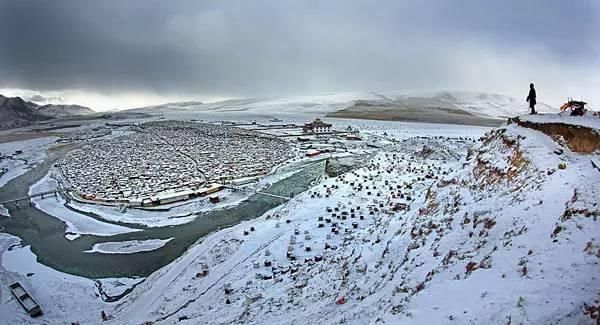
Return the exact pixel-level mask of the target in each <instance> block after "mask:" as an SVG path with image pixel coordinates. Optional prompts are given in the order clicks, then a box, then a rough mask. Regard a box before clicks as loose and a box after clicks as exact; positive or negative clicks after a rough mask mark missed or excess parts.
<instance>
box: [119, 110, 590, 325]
mask: <svg viewBox="0 0 600 325" xmlns="http://www.w3.org/2000/svg"><path fill="white" fill-rule="evenodd" d="M559 119H560V120H563V122H564V123H561V124H562V125H563V126H564V127H565V128H567V129H568V130H570V132H572V133H573V134H574V137H572V138H569V137H565V136H564V135H561V134H554V133H553V132H557V131H556V130H558V129H557V128H556V127H553V128H550V127H544V124H548V123H554V122H556V120H559ZM528 123H530V124H528ZM534 125H535V126H536V128H535V129H534V128H532V127H533V126H534ZM538 130H539V131H538ZM584 134H585V137H586V138H587V139H588V140H581V139H580V138H579V137H580V136H581V135H584ZM594 137H595V138H594ZM393 140H394V139H393V138H390V141H392V142H390V144H388V145H386V146H385V147H384V148H383V149H382V151H381V152H380V153H378V154H377V155H376V156H374V157H373V158H372V159H371V161H370V162H369V163H368V164H367V165H364V167H362V168H359V169H357V170H355V171H353V172H350V173H347V174H345V175H342V176H339V177H337V178H328V179H324V180H323V181H322V182H321V183H319V184H318V185H316V186H315V187H314V188H313V189H311V190H310V191H309V192H308V193H305V194H302V195H300V196H299V197H298V198H295V199H294V200H292V201H290V202H289V203H287V204H286V205H284V206H283V207H282V208H280V209H276V210H275V211H272V212H271V213H269V214H268V215H267V216H263V217H262V218H259V219H256V220H253V221H249V222H247V223H245V224H241V225H238V226H235V227H233V228H231V229H228V230H226V231H222V232H219V233H216V234H214V235H211V236H209V237H208V238H206V239H205V240H204V241H203V242H202V243H200V244H198V245H196V246H194V247H192V248H191V249H190V250H189V251H188V252H187V253H186V254H185V255H183V256H182V257H181V258H179V259H178V260H177V261H175V262H174V263H172V264H171V265H169V266H167V267H165V268H163V269H161V270H160V271H158V272H156V273H155V274H152V275H151V276H150V277H149V278H148V279H147V280H146V282H144V283H143V284H141V285H140V286H139V287H138V288H136V290H134V291H133V293H132V294H131V295H130V296H129V297H128V298H127V301H123V302H121V303H120V304H119V305H118V306H117V307H116V309H115V311H114V315H115V323H119V322H123V321H126V322H131V321H133V322H138V323H139V322H143V321H146V320H152V321H158V322H160V323H169V324H170V323H177V322H178V321H179V320H185V319H190V322H191V323H208V322H212V323H215V322H216V323H230V322H248V323H269V324H289V323H298V324H300V323H302V324H307V323H308V324H319V323H342V322H343V323H349V324H364V323H381V324H446V323H449V324H452V323H456V324H468V323H476V324H482V323H494V324H496V323H508V324H511V323H515V324H518V323H531V324H548V323H552V324H594V323H596V320H597V317H598V312H597V310H598V308H600V300H599V293H600V277H599V275H600V274H599V273H598V270H599V269H598V263H599V262H600V235H599V234H600V220H598V218H599V217H600V187H598V184H600V169H598V168H600V167H595V165H594V163H595V164H596V165H598V163H597V161H598V160H599V159H598V158H599V156H600V155H599V153H598V151H597V150H596V151H594V150H592V151H588V150H587V149H585V148H588V146H587V144H588V143H598V142H600V119H598V118H597V117H592V116H588V117H584V118H570V117H567V116H560V117H557V116H556V115H541V116H522V117H521V118H520V119H519V120H518V122H514V123H512V124H510V125H508V126H507V127H504V128H499V129H496V130H493V131H491V132H489V133H488V134H486V135H485V136H484V137H483V138H481V139H480V141H479V143H477V144H476V145H475V146H474V147H470V148H469V149H468V152H467V146H468V144H469V143H470V141H469V140H468V139H463V138H454V139H452V138H440V137H431V138H422V137H420V138H411V139H407V140H403V141H399V142H394V141H393ZM458 153H462V154H464V156H463V158H460V160H455V159H456V158H455V157H457V154H458ZM458 156H460V155H458ZM593 162H594V163H593ZM559 167H560V168H559ZM365 187H366V188H365ZM403 204H406V206H404V207H406V210H403V209H404V208H403ZM332 207H336V208H338V209H339V210H329V208H332ZM397 207H399V209H398V210H396V209H395V208H397ZM344 211H345V212H344ZM348 211H350V212H351V213H352V215H350V214H349V213H348ZM332 212H333V215H332ZM344 213H346V214H344ZM354 214H356V216H355V215H354ZM359 215H360V216H361V218H359ZM340 216H341V218H340ZM287 220H289V221H287ZM318 223H322V224H324V227H320V226H319V227H317V224H318ZM250 226H253V227H255V228H256V230H254V232H252V233H250V234H249V235H242V230H247V229H248V228H249V227H250ZM306 247H310V249H307V248H306ZM286 252H287V257H286ZM290 254H291V255H290ZM290 256H293V259H292V258H290ZM265 261H269V262H270V263H272V264H271V265H266V264H265V263H264V262H265ZM206 267H208V269H209V270H210V272H209V273H208V275H206V276H202V275H200V274H201V273H198V272H200V271H201V270H202V269H204V268H206Z"/></svg>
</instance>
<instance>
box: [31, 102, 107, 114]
mask: <svg viewBox="0 0 600 325" xmlns="http://www.w3.org/2000/svg"><path fill="white" fill-rule="evenodd" d="M36 110H37V111H38V112H39V113H42V114H44V115H48V116H54V117H64V116H73V115H88V114H93V113H95V111H94V110H93V109H91V108H89V107H86V106H81V105H55V104H48V105H44V106H39V107H38V108H37V109H36Z"/></svg>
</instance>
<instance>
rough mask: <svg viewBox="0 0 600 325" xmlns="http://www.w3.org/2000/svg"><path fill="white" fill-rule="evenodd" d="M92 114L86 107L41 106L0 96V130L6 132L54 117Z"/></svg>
mask: <svg viewBox="0 0 600 325" xmlns="http://www.w3.org/2000/svg"><path fill="white" fill-rule="evenodd" d="M91 113H94V111H93V110H92V109H90V108H88V107H84V106H79V105H53V104H48V105H43V106H39V105H38V104H36V103H33V102H28V101H25V100H23V99H22V98H21V97H5V96H3V95H0V130H8V129H13V128H19V127H23V126H28V125H31V124H33V123H35V122H38V121H45V120H49V119H52V118H56V117H65V116H73V115H87V114H91Z"/></svg>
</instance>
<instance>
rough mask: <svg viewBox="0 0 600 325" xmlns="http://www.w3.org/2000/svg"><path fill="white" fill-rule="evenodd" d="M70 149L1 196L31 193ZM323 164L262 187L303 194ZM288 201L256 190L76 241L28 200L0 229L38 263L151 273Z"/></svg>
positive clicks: (75, 270)
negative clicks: (176, 219) (117, 246)
mask: <svg viewBox="0 0 600 325" xmlns="http://www.w3.org/2000/svg"><path fill="white" fill-rule="evenodd" d="M70 149H71V148H68V147H65V148H60V149H58V150H55V151H54V152H50V153H49V154H48V157H47V159H46V160H45V161H44V162H43V163H41V164H38V165H37V166H36V167H35V168H33V169H31V170H30V171H28V172H27V173H25V174H23V175H21V176H19V177H17V178H15V179H13V180H11V181H10V182H9V183H7V184H6V185H5V186H4V187H2V188H0V201H4V200H8V199H11V198H15V197H25V196H27V192H28V191H29V187H30V186H31V185H32V184H34V183H35V182H37V181H38V180H39V179H41V178H42V177H43V176H44V175H46V173H47V172H48V170H49V169H50V167H51V166H52V165H53V164H54V163H55V162H56V161H57V160H58V159H59V158H60V157H61V156H62V155H63V154H64V153H65V152H67V151H68V150H70ZM324 166H325V162H324V161H323V162H321V163H316V164H312V165H310V166H306V167H303V168H302V169H301V170H300V171H299V172H297V173H295V174H293V175H292V176H290V177H288V178H285V179H282V180H280V181H278V182H276V183H274V184H272V185H270V186H269V187H268V188H266V189H264V190H263V192H267V193H271V194H277V195H282V196H289V195H290V193H294V194H298V193H301V192H303V191H305V190H307V189H308V188H309V187H310V186H311V185H312V184H313V182H314V181H315V180H316V179H318V178H319V177H320V176H321V175H322V174H323V170H324ZM284 202H285V200H283V199H278V198H275V197H269V196H264V195H260V194H253V195H251V196H250V197H248V198H247V199H246V200H244V201H242V202H241V203H240V204H238V205H236V206H233V207H229V208H224V209H220V210H214V211H209V212H206V213H202V214H199V215H198V217H197V218H196V219H195V220H194V221H192V222H189V223H186V224H182V225H176V226H167V227H157V228H139V229H140V230H141V231H137V232H132V233H127V234H119V235H113V236H94V235H82V236H80V237H78V238H76V239H74V240H68V239H66V238H65V237H64V234H65V227H66V224H65V223H64V222H63V221H62V220H60V219H57V218H55V217H52V216H51V215H48V214H46V213H45V212H43V211H40V210H38V209H36V208H34V207H30V206H29V205H28V204H26V203H21V206H20V207H19V208H17V207H16V206H14V205H12V204H11V205H9V206H8V207H7V208H8V210H9V212H10V215H11V217H10V218H0V231H1V232H5V233H9V234H11V235H14V236H17V237H19V238H21V240H22V241H23V244H24V245H31V250H32V252H33V253H34V254H35V255H36V256H37V260H38V262H40V263H42V264H44V265H47V266H49V267H52V268H54V269H56V270H58V271H61V272H66V273H70V274H74V275H80V276H84V277H88V278H108V277H134V276H148V275H150V274H151V273H152V272H154V271H156V270H157V269H159V268H161V267H163V266H165V265H167V264H168V263H170V262H171V261H173V260H174V259H176V258H177V257H179V256H181V255H182V254H183V253H184V252H185V251H186V250H187V249H188V248H189V247H190V246H191V245H192V244H194V243H196V242H197V241H198V240H199V239H201V238H203V237H204V236H206V235H208V234H209V233H211V232H214V231H216V230H219V229H223V228H226V227H230V226H232V225H235V224H237V223H239V222H241V221H243V220H249V219H253V218H256V217H259V216H261V215H262V214H264V213H265V212H267V211H268V210H270V209H272V208H275V207H277V206H279V205H281V204H282V203H284ZM127 226H128V227H132V226H131V225H127ZM134 227H135V226H134ZM134 227H132V228H134ZM168 238H173V239H172V240H171V241H169V242H168V243H167V244H166V245H165V246H163V247H161V248H159V249H156V250H153V251H147V252H139V253H134V254H102V253H85V252H84V251H86V250H88V249H90V248H91V247H92V246H93V245H94V244H96V243H102V242H112V241H127V240H147V239H168Z"/></svg>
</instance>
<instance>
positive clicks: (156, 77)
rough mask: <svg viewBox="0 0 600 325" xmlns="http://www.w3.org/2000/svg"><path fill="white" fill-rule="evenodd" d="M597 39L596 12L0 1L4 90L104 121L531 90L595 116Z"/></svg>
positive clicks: (519, 7) (534, 6)
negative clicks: (137, 111) (204, 107)
mask: <svg viewBox="0 0 600 325" xmlns="http://www.w3.org/2000/svg"><path fill="white" fill-rule="evenodd" d="M599 31H600V1H596V0H581V1H579V0H572V1H569V0H514V1H512V0H503V1H493V0H489V1H484V0H479V1H474V0H473V1H468V0H467V1H447V0H439V1H433V0H421V1H417V0H415V1H400V0H378V1H351V0H338V1H308V0H307V1H278V0H277V1H275V0H273V1H269V0H263V1H173V0H170V1H152V0H140V1H128V0H122V1H63V0H57V1H28V0H20V1H18V0H0V89H4V91H5V92H6V91H9V92H19V91H20V92H22V93H27V94H30V95H32V94H33V95H35V94H39V95H41V96H44V97H47V98H49V99H50V100H63V101H66V102H73V101H77V102H79V103H81V104H86V105H90V106H92V107H93V108H95V109H101V110H104V109H112V108H125V107H131V106H138V105H146V104H152V103H154V104H157V103H160V102H162V101H172V100H190V99H199V100H217V99H223V98H232V97H263V96H290V95H310V94H323V93H328V92H335V91H363V90H364V91H368V90H375V91H386V90H393V91H397V90H402V89H431V90H436V89H444V90H445V89H450V90H452V89H456V90H482V91H490V92H496V93H504V94H509V95H514V96H518V97H525V96H526V95H527V90H528V84H529V82H531V81H533V82H535V84H536V85H537V87H536V88H537V89H538V96H539V100H540V101H544V102H548V103H550V104H552V105H555V106H558V105H559V104H560V103H561V102H563V101H565V100H566V97H567V96H573V97H577V98H580V97H583V98H584V99H587V100H589V101H590V102H592V103H595V104H600V32H599ZM7 88H10V89H8V90H7ZM596 106H598V105H596Z"/></svg>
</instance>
